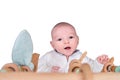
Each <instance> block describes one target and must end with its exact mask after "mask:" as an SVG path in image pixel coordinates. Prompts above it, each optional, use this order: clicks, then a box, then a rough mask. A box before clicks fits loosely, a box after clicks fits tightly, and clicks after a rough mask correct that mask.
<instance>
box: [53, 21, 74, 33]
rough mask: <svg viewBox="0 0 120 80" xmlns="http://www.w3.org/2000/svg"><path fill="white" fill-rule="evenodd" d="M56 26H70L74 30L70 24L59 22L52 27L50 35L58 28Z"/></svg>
mask: <svg viewBox="0 0 120 80" xmlns="http://www.w3.org/2000/svg"><path fill="white" fill-rule="evenodd" d="M58 26H71V27H72V28H73V29H74V30H75V28H74V26H73V25H71V24H70V23H68V22H59V23H57V24H56V25H55V26H54V27H53V29H52V31H51V33H52V32H53V30H54V28H56V27H58ZM75 31H76V30H75Z"/></svg>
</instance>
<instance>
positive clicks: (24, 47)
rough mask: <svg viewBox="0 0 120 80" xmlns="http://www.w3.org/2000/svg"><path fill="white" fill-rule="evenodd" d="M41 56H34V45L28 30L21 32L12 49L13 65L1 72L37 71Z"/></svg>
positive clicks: (5, 66)
mask: <svg viewBox="0 0 120 80" xmlns="http://www.w3.org/2000/svg"><path fill="white" fill-rule="evenodd" d="M38 59H39V54H37V53H34V54H33V43H32V39H31V36H30V34H29V33H28V32H27V30H23V31H21V32H20V34H19V35H18V37H17V38H16V40H15V43H14V46H13V49H12V61H13V63H7V64H5V65H4V66H3V67H2V69H1V70H0V72H18V71H22V72H24V71H26V72H28V71H36V70H37V63H38Z"/></svg>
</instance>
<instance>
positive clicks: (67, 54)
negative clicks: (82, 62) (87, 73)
mask: <svg viewBox="0 0 120 80" xmlns="http://www.w3.org/2000/svg"><path fill="white" fill-rule="evenodd" d="M63 54H64V55H65V56H71V55H72V54H73V53H63Z"/></svg>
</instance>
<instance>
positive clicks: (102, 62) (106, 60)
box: [97, 54, 109, 64]
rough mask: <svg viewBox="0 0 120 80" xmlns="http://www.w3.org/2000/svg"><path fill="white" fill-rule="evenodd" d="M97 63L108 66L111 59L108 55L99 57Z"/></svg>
mask: <svg viewBox="0 0 120 80" xmlns="http://www.w3.org/2000/svg"><path fill="white" fill-rule="evenodd" d="M97 61H98V62H99V63H101V64H106V63H107V62H108V61H109V57H108V55H105V54H103V55H101V56H98V57H97Z"/></svg>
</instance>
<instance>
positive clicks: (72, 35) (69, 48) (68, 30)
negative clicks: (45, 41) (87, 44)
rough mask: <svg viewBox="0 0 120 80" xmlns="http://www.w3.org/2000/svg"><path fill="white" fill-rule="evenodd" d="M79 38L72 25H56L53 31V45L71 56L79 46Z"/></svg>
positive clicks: (60, 51)
mask: <svg viewBox="0 0 120 80" xmlns="http://www.w3.org/2000/svg"><path fill="white" fill-rule="evenodd" d="M78 43H79V38H78V36H77V34H76V31H75V30H74V28H73V27H71V26H59V27H55V28H54V30H53V32H52V41H51V45H52V47H53V48H54V49H55V50H57V51H58V52H59V53H61V54H64V55H66V56H70V55H71V54H72V53H73V52H74V51H75V50H76V48H77V45H78Z"/></svg>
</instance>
